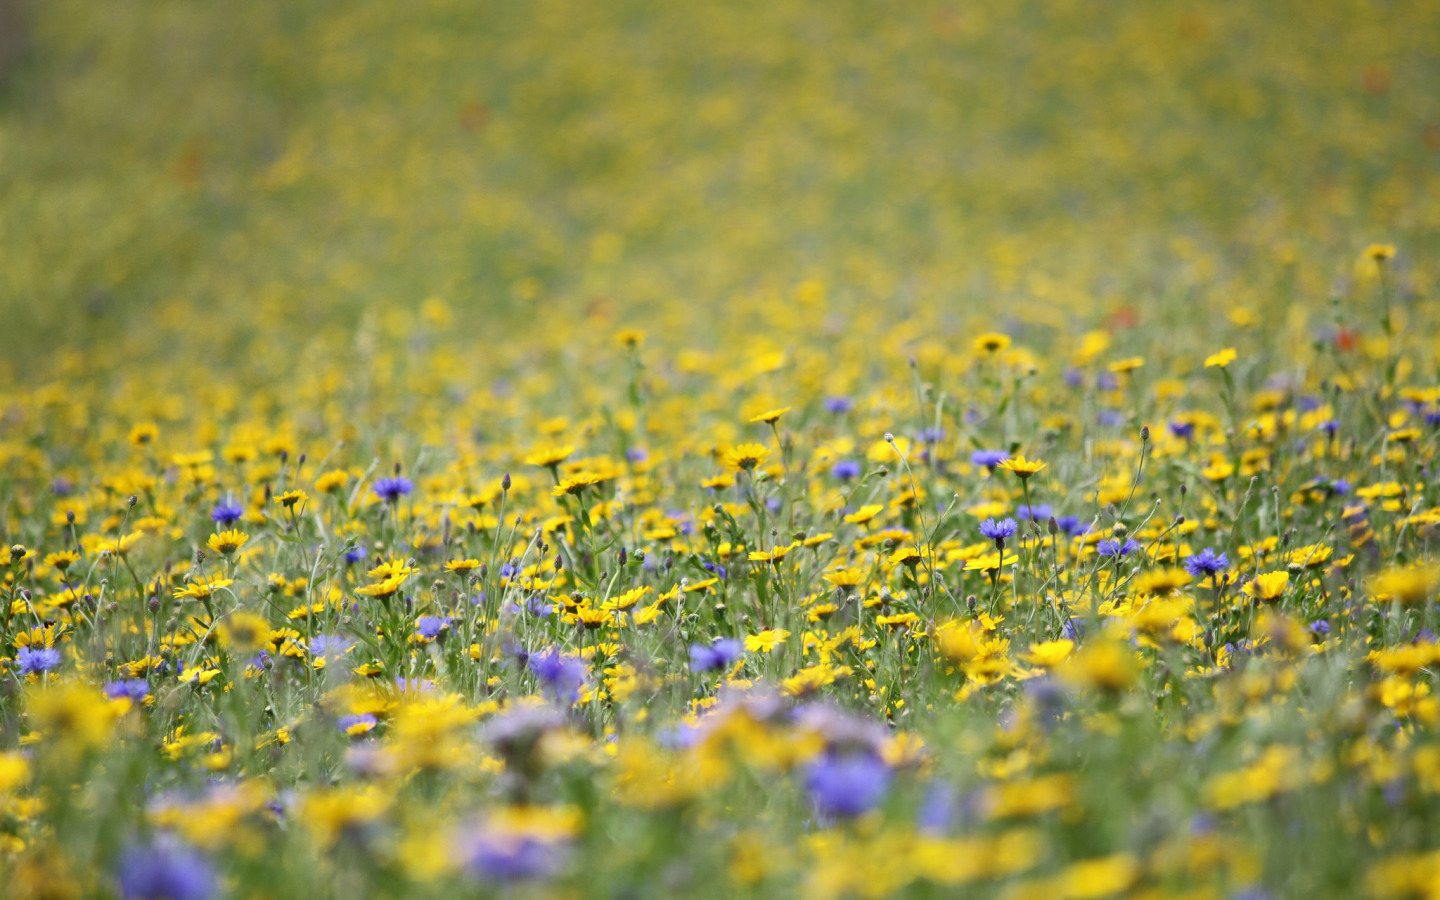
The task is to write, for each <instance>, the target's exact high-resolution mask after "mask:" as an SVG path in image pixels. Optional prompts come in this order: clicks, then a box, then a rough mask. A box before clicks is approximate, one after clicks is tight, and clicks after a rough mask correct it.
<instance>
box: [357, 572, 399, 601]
mask: <svg viewBox="0 0 1440 900" xmlns="http://www.w3.org/2000/svg"><path fill="white" fill-rule="evenodd" d="M404 584H405V575H391V576H390V577H389V578H386V579H385V580H383V581H380V582H377V583H376V584H367V585H366V586H365V587H362V588H356V589H355V593H357V594H360V595H362V596H365V597H389V596H390V595H392V594H394V593H395V592H396V591H398V590H400V588H401V586H402V585H404Z"/></svg>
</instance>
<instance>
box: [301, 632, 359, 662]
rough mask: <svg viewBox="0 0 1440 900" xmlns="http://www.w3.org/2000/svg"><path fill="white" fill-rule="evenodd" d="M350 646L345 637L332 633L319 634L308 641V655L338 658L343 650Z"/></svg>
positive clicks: (317, 657)
mask: <svg viewBox="0 0 1440 900" xmlns="http://www.w3.org/2000/svg"><path fill="white" fill-rule="evenodd" d="M352 646H353V645H352V644H351V643H350V641H349V639H347V638H343V637H340V636H339V635H334V634H320V635H316V636H315V639H314V640H313V641H311V642H310V655H311V656H313V657H315V658H316V659H326V658H330V657H337V658H338V657H341V656H344V655H345V651H347V650H349V649H350V648H351V647H352Z"/></svg>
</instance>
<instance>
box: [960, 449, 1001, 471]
mask: <svg viewBox="0 0 1440 900" xmlns="http://www.w3.org/2000/svg"><path fill="white" fill-rule="evenodd" d="M1009 458H1010V454H1008V453H1006V452H1005V451H1004V450H976V451H975V452H974V453H972V454H970V464H971V465H975V466H984V467H985V468H987V469H989V470H990V471H992V472H993V471H995V467H996V466H998V465H1000V464H1001V463H1002V462H1004V461H1005V460H1007V459H1009Z"/></svg>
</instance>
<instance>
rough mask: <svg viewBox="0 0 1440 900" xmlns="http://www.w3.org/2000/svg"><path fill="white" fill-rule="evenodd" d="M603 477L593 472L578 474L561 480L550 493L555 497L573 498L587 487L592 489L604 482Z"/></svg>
mask: <svg viewBox="0 0 1440 900" xmlns="http://www.w3.org/2000/svg"><path fill="white" fill-rule="evenodd" d="M604 480H605V479H604V477H603V476H600V475H596V474H595V473H594V472H579V473H577V474H575V475H571V476H570V477H569V478H562V479H561V480H560V483H559V484H557V485H555V488H554V490H552V491H551V492H550V493H551V495H552V496H555V497H565V496H572V497H573V496H575V495H576V494H579V493H580V492H582V491H584V490H585V489H586V488H588V487H594V486H595V485H597V484H599V483H600V482H602V481H604Z"/></svg>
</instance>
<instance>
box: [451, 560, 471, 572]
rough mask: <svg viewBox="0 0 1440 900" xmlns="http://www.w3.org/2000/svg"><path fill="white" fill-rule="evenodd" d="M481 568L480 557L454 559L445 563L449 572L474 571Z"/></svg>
mask: <svg viewBox="0 0 1440 900" xmlns="http://www.w3.org/2000/svg"><path fill="white" fill-rule="evenodd" d="M478 568H480V560H478V559H452V560H450V561H449V562H447V563H446V564H445V571H447V572H473V571H475V570H476V569H478Z"/></svg>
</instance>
